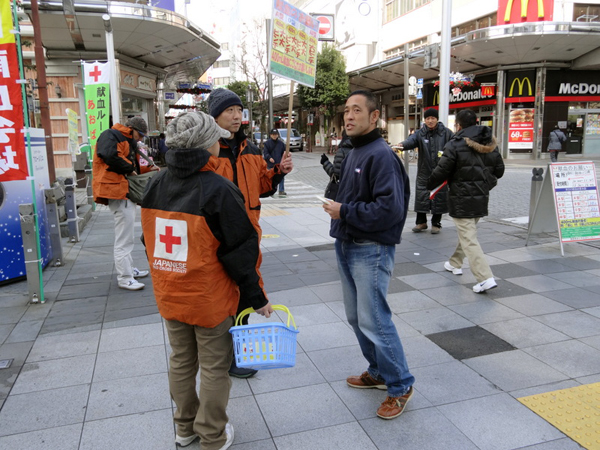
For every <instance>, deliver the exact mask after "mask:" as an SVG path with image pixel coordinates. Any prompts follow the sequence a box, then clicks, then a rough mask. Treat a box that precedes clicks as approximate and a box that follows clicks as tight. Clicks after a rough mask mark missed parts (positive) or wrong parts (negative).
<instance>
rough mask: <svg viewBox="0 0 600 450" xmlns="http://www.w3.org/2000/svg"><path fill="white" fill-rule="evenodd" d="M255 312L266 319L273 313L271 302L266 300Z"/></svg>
mask: <svg viewBox="0 0 600 450" xmlns="http://www.w3.org/2000/svg"><path fill="white" fill-rule="evenodd" d="M256 312H257V313H258V314H260V315H261V316H265V317H266V318H267V319H268V318H269V317H271V314H272V313H273V307H272V306H271V302H268V303H267V304H266V305H265V306H263V307H262V308H260V309H257V310H256Z"/></svg>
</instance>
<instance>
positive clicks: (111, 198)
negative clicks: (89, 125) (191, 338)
mask: <svg viewBox="0 0 600 450" xmlns="http://www.w3.org/2000/svg"><path fill="white" fill-rule="evenodd" d="M146 133H148V125H147V124H146V121H145V120H144V119H142V118H141V117H131V118H130V119H127V122H125V125H121V124H120V123H116V124H115V125H114V126H113V127H112V128H110V129H108V130H105V131H103V132H102V134H101V135H100V137H99V138H98V143H97V145H96V151H95V152H94V162H93V165H92V167H93V181H92V188H93V191H94V201H95V202H96V203H99V204H102V205H108V208H109V209H110V212H112V213H113V215H114V217H115V247H114V256H115V268H116V270H117V282H118V285H119V287H120V288H121V289H127V290H129V291H139V290H140V289H144V283H140V282H139V281H137V279H136V278H143V277H147V276H148V271H147V270H138V269H137V268H135V267H134V266H133V259H132V258H131V252H132V251H133V245H134V239H135V236H134V226H135V211H136V204H135V203H133V202H132V201H131V200H129V199H128V198H127V193H128V192H129V183H128V182H127V175H136V174H138V173H141V172H142V171H143V170H142V168H141V167H140V163H139V158H138V157H137V154H136V149H137V145H138V142H140V141H142V140H143V139H144V136H145V135H146ZM145 169H147V170H150V169H149V168H145Z"/></svg>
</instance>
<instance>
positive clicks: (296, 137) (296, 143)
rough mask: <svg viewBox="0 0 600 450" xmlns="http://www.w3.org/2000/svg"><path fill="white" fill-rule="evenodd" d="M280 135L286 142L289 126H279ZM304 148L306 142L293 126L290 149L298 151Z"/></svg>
mask: <svg viewBox="0 0 600 450" xmlns="http://www.w3.org/2000/svg"><path fill="white" fill-rule="evenodd" d="M277 131H279V136H280V137H281V140H282V141H283V142H286V140H287V139H286V138H287V128H278V129H277ZM302 150H304V143H303V142H302V135H300V133H299V132H298V130H296V129H295V128H292V138H291V139H290V151H291V152H298V151H300V152H301V151H302Z"/></svg>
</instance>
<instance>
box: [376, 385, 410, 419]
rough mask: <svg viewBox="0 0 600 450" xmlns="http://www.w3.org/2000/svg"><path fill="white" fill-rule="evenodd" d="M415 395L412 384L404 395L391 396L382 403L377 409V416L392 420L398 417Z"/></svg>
mask: <svg viewBox="0 0 600 450" xmlns="http://www.w3.org/2000/svg"><path fill="white" fill-rule="evenodd" d="M412 395H413V388H412V386H411V387H410V389H409V390H408V392H407V393H406V394H404V395H403V396H402V397H389V396H388V398H386V399H385V401H384V402H383V403H382V404H381V406H380V407H379V409H378V410H377V416H379V417H381V418H382V419H386V420H390V419H394V418H396V417H398V416H399V415H400V414H402V412H403V411H404V408H405V407H406V404H407V403H408V401H409V400H410V399H411V397H412Z"/></svg>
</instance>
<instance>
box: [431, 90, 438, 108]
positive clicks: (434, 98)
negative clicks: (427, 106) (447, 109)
mask: <svg viewBox="0 0 600 450" xmlns="http://www.w3.org/2000/svg"><path fill="white" fill-rule="evenodd" d="M439 104H440V91H435V92H434V93H433V103H432V106H435V105H439Z"/></svg>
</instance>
